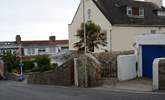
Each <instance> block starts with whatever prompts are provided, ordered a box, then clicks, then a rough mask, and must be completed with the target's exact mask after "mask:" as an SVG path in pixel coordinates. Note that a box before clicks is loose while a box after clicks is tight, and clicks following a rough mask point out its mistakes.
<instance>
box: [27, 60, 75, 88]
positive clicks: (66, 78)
mask: <svg viewBox="0 0 165 100" xmlns="http://www.w3.org/2000/svg"><path fill="white" fill-rule="evenodd" d="M73 64H74V63H73V59H70V60H68V61H67V62H65V63H64V64H63V65H61V66H59V67H57V68H56V69H55V70H54V71H49V72H43V73H39V72H37V73H31V74H29V76H28V80H27V82H28V83H29V84H47V85H63V86H70V85H73V82H74V69H73V67H74V65H73Z"/></svg>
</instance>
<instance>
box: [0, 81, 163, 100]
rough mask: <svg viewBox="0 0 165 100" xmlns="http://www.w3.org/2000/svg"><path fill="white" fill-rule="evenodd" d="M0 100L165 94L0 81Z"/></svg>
mask: <svg viewBox="0 0 165 100" xmlns="http://www.w3.org/2000/svg"><path fill="white" fill-rule="evenodd" d="M0 100H165V94H152V93H134V92H123V91H113V90H104V89H93V88H75V87H61V86H48V85H31V84H26V83H22V82H14V81H0Z"/></svg>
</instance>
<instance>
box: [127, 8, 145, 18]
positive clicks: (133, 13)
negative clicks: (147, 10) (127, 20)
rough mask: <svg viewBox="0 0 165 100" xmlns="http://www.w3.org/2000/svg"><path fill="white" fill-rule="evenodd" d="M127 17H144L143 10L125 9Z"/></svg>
mask: <svg viewBox="0 0 165 100" xmlns="http://www.w3.org/2000/svg"><path fill="white" fill-rule="evenodd" d="M127 15H128V16H130V17H144V8H139V7H127Z"/></svg>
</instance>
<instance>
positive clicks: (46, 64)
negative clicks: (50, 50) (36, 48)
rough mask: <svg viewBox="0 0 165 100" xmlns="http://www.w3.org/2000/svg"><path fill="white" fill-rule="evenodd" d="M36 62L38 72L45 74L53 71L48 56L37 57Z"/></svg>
mask: <svg viewBox="0 0 165 100" xmlns="http://www.w3.org/2000/svg"><path fill="white" fill-rule="evenodd" d="M34 62H36V63H37V65H38V67H37V69H36V71H39V72H44V71H48V70H51V69H52V68H51V65H50V58H49V57H48V56H47V55H39V56H36V57H35V60H34Z"/></svg>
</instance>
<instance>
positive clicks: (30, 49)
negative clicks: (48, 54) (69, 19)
mask: <svg viewBox="0 0 165 100" xmlns="http://www.w3.org/2000/svg"><path fill="white" fill-rule="evenodd" d="M27 53H28V55H34V54H35V48H29V49H27Z"/></svg>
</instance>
